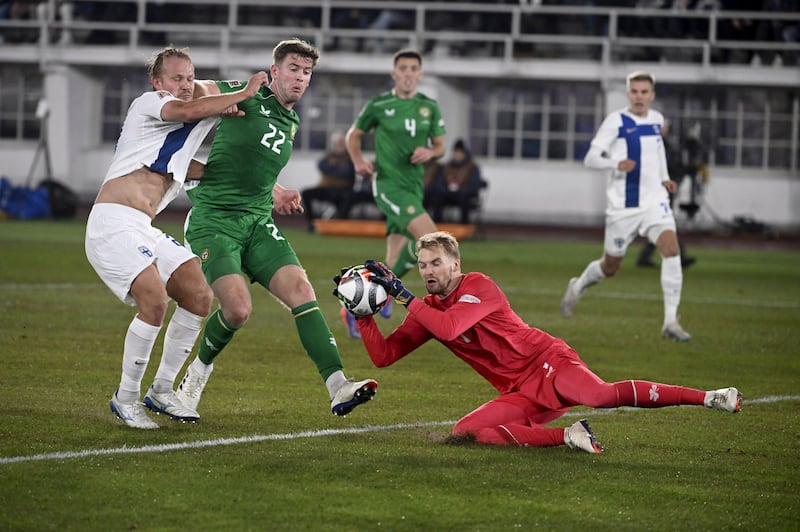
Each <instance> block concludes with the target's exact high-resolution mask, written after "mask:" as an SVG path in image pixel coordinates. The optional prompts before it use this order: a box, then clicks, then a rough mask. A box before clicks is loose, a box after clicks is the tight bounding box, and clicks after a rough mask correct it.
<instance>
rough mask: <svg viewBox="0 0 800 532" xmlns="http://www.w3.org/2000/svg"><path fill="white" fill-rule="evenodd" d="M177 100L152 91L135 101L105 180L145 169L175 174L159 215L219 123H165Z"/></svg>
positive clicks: (166, 94)
mask: <svg viewBox="0 0 800 532" xmlns="http://www.w3.org/2000/svg"><path fill="white" fill-rule="evenodd" d="M177 99H178V98H176V97H175V96H173V95H172V94H171V93H169V92H168V91H152V92H146V93H144V94H142V95H141V96H139V97H138V98H136V99H135V100H133V102H131V106H130V107H129V108H128V114H127V116H126V117H125V123H123V124H122V131H121V132H120V135H119V140H118V141H117V147H116V150H115V151H114V158H113V160H112V161H111V167H110V168H109V169H108V173H107V174H106V177H105V179H103V183H106V182H107V181H111V180H112V179H115V178H117V177H121V176H123V175H126V174H129V173H131V172H133V171H134V170H137V169H139V168H142V167H147V168H149V169H151V170H153V171H155V172H159V173H162V174H171V175H172V179H173V181H172V184H171V185H170V187H169V188H168V189H167V191H166V193H165V194H164V197H162V198H161V201H160V202H159V204H158V207H157V209H156V212H157V213H158V212H161V211H162V210H164V207H166V206H167V205H168V204H169V202H171V201H172V200H173V199H175V197H176V196H177V195H178V191H179V190H180V188H181V185H183V182H184V181H185V180H186V172H187V170H188V168H189V163H190V162H191V160H192V157H193V156H194V154H195V153H196V152H197V150H198V149H199V148H200V145H201V144H202V143H203V139H205V137H206V135H208V132H209V131H211V128H213V127H214V124H216V122H217V117H211V118H205V119H203V120H200V121H198V122H188V123H183V122H166V121H164V120H162V119H161V108H162V107H163V106H164V104H166V103H167V102H169V101H172V100H177Z"/></svg>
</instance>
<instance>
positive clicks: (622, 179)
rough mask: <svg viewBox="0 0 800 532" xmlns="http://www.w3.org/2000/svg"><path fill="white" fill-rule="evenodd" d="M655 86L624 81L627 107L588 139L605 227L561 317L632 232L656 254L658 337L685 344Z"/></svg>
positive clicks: (610, 264)
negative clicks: (601, 181) (599, 178)
mask: <svg viewBox="0 0 800 532" xmlns="http://www.w3.org/2000/svg"><path fill="white" fill-rule="evenodd" d="M655 85H656V81H655V78H654V77H653V75H652V74H649V73H647V72H633V73H632V74H629V75H628V77H627V87H628V92H627V95H628V107H627V108H626V109H621V110H619V111H614V112H613V113H611V114H610V115H608V116H607V117H606V119H605V120H603V123H602V124H601V125H600V129H599V130H598V131H597V134H596V135H595V137H594V139H592V144H591V147H590V148H589V152H588V153H587V154H586V157H585V158H584V164H585V165H586V166H588V167H589V168H595V169H598V170H606V171H607V173H608V185H607V188H606V196H607V206H606V227H605V243H604V247H603V256H602V257H601V258H600V259H597V260H594V261H592V262H590V263H589V265H588V266H586V268H585V269H584V270H583V273H581V275H580V276H579V277H573V278H572V279H570V280H569V284H568V285H567V290H566V292H565V293H564V297H563V298H562V299H561V314H563V315H564V317H566V318H569V317H570V316H572V313H573V312H574V311H575V305H577V303H578V300H579V299H580V298H581V297H582V296H583V294H584V293H585V292H586V290H587V289H588V288H589V287H590V286H593V285H595V284H597V283H599V282H600V281H602V280H603V279H605V278H606V277H611V276H613V275H615V274H616V273H617V271H619V267H620V265H621V264H622V259H623V258H624V257H625V252H626V251H627V250H628V246H629V245H630V243H631V242H632V241H633V239H634V238H635V237H636V235H637V233H638V234H639V235H641V236H644V237H647V239H648V240H649V241H650V242H653V243H654V244H655V245H656V247H657V248H658V251H659V252H660V253H661V257H662V261H661V290H662V292H663V294H664V324H663V326H662V328H661V335H662V336H663V337H664V338H671V339H673V340H675V341H678V342H688V341H689V340H690V339H691V336H690V335H689V333H687V332H686V331H685V330H683V327H681V325H680V323H678V305H680V302H681V290H682V287H683V270H682V269H681V257H680V247H679V245H678V237H677V234H676V229H675V216H674V215H673V213H672V208H671V207H670V199H669V193H674V192H675V191H676V190H677V187H678V184H677V183H676V182H675V181H672V180H671V179H670V177H669V173H668V172H667V156H666V150H665V149H664V142H663V140H662V137H661V128H662V127H664V117H663V116H662V115H661V113H659V112H658V111H655V110H653V109H650V104H651V103H652V102H653V99H654V98H655V95H656V93H655Z"/></svg>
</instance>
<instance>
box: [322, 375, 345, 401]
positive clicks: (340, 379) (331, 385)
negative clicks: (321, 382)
mask: <svg viewBox="0 0 800 532" xmlns="http://www.w3.org/2000/svg"><path fill="white" fill-rule="evenodd" d="M345 382H347V377H345V376H344V372H342V370H339V371H335V372H333V373H332V374H331V376H330V377H328V378H327V379H326V380H325V386H326V387H327V388H328V394H330V396H331V399H333V396H334V395H336V391H337V390H338V389H339V388H341V387H342V385H343V384H344V383H345Z"/></svg>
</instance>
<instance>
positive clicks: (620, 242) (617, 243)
mask: <svg viewBox="0 0 800 532" xmlns="http://www.w3.org/2000/svg"><path fill="white" fill-rule="evenodd" d="M614 245H615V246H617V247H618V248H622V246H624V245H625V239H624V238H615V239H614Z"/></svg>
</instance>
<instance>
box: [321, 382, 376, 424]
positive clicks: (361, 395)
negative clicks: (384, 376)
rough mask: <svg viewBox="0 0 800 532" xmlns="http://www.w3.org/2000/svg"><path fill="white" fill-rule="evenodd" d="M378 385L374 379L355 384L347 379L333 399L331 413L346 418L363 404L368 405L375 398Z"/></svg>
mask: <svg viewBox="0 0 800 532" xmlns="http://www.w3.org/2000/svg"><path fill="white" fill-rule="evenodd" d="M377 390H378V383H377V382H375V381H374V380H372V379H367V380H364V381H358V382H355V381H354V380H353V379H347V380H346V381H345V383H344V384H342V385H341V386H340V387H339V389H338V390H336V393H335V394H334V395H333V399H331V412H333V414H334V415H336V416H346V415H347V414H349V413H350V412H352V411H353V409H354V408H355V407H357V406H358V405H360V404H361V403H366V402H367V401H369V400H371V399H372V398H373V397H375V392H376V391H377Z"/></svg>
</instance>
